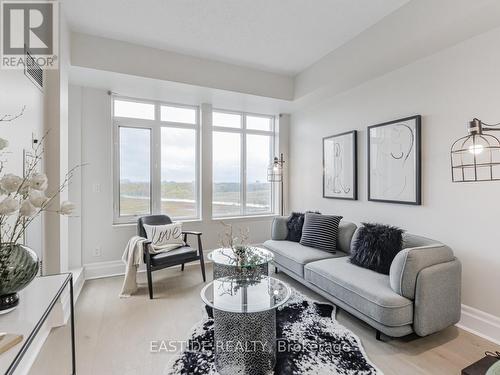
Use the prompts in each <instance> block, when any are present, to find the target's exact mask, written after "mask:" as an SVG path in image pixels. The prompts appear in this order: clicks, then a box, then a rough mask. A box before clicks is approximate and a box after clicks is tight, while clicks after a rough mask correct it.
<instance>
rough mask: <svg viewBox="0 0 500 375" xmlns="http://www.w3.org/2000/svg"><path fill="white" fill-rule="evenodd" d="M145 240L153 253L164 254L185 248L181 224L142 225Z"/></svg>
mask: <svg viewBox="0 0 500 375" xmlns="http://www.w3.org/2000/svg"><path fill="white" fill-rule="evenodd" d="M143 226H144V230H145V231H146V236H147V239H148V240H150V241H151V244H152V247H153V250H155V252H165V251H171V250H174V249H177V248H179V247H182V246H185V245H186V244H185V242H184V240H183V236H182V223H172V224H166V225H147V224H143Z"/></svg>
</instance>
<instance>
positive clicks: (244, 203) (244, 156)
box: [240, 113, 247, 215]
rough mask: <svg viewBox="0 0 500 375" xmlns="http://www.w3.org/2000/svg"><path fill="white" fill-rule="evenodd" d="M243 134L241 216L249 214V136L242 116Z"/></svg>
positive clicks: (244, 118)
mask: <svg viewBox="0 0 500 375" xmlns="http://www.w3.org/2000/svg"><path fill="white" fill-rule="evenodd" d="M241 121H242V124H241V126H242V132H241V186H240V192H241V193H240V195H241V214H242V215H246V214H247V134H246V116H245V115H244V114H243V113H242V114H241Z"/></svg>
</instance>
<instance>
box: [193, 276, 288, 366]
mask: <svg viewBox="0 0 500 375" xmlns="http://www.w3.org/2000/svg"><path fill="white" fill-rule="evenodd" d="M290 295H291V289H290V287H289V286H288V285H287V284H285V283H284V282H282V281H280V280H278V279H275V278H273V277H269V276H258V277H241V276H228V277H222V278H220V279H217V280H214V281H212V282H211V283H210V284H208V285H207V286H205V287H204V288H203V290H202V291H201V298H202V300H203V302H205V303H206V304H207V305H208V306H210V307H212V308H213V315H214V346H215V353H214V354H215V356H214V359H215V367H216V369H217V371H218V372H219V373H220V374H221V375H248V374H270V373H272V371H273V369H274V366H275V364H276V309H277V308H278V307H279V306H281V305H283V304H284V303H285V302H287V301H288V299H289V298H290Z"/></svg>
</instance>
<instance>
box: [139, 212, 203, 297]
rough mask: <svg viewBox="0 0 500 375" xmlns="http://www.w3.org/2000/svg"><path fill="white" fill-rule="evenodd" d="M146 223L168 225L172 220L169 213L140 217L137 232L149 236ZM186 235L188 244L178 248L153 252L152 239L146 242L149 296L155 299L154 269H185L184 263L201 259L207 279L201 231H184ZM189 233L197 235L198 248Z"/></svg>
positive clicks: (145, 236) (145, 255)
mask: <svg viewBox="0 0 500 375" xmlns="http://www.w3.org/2000/svg"><path fill="white" fill-rule="evenodd" d="M144 224H147V225H166V224H172V220H171V219H170V217H168V216H167V215H150V216H144V217H141V218H139V220H138V221H137V234H138V235H139V236H140V237H144V238H147V235H146V230H145V229H144ZM182 234H183V236H184V242H185V243H186V246H183V247H180V248H178V249H175V250H172V251H168V252H164V253H157V254H151V253H150V251H149V248H150V246H151V241H146V242H144V252H143V253H144V263H146V273H147V277H148V289H149V298H150V299H153V276H152V273H153V271H157V270H161V269H164V268H167V267H172V266H178V265H180V266H181V269H182V271H184V264H185V263H190V262H194V261H198V260H199V261H200V265H201V274H202V277H203V282H205V281H206V277H205V262H204V259H203V246H202V243H201V234H202V233H201V232H193V231H182ZM188 235H193V236H196V237H197V239H198V249H193V248H192V247H191V246H189V245H188V242H187V240H188V238H187V236H188Z"/></svg>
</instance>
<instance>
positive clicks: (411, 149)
mask: <svg viewBox="0 0 500 375" xmlns="http://www.w3.org/2000/svg"><path fill="white" fill-rule="evenodd" d="M421 121H422V120H421V116H419V115H418V116H412V117H407V118H403V119H400V120H395V121H390V122H385V123H383V124H378V125H373V126H369V127H368V135H367V138H368V200H370V201H378V202H389V203H401V204H413V205H420V204H421V201H422V198H421V151H420V149H421Z"/></svg>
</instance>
